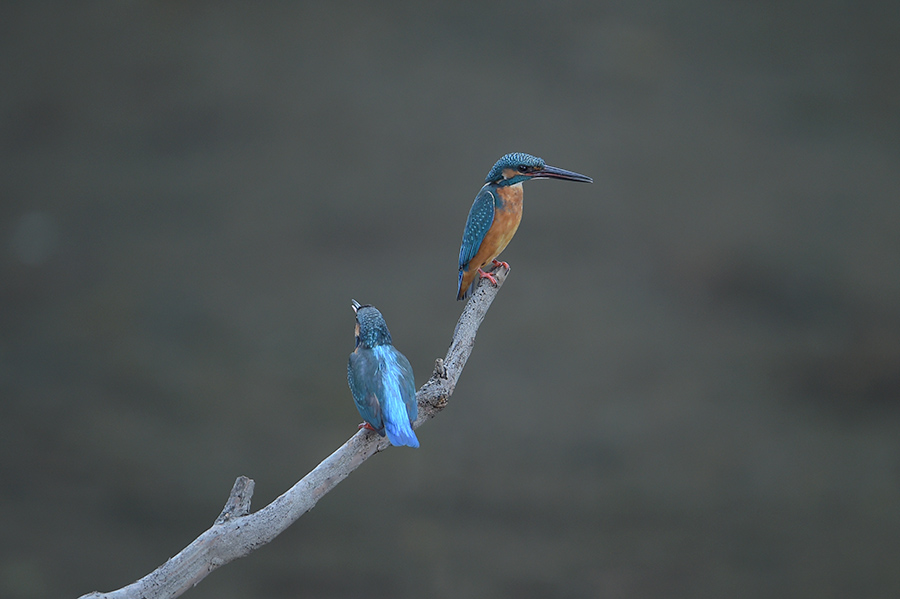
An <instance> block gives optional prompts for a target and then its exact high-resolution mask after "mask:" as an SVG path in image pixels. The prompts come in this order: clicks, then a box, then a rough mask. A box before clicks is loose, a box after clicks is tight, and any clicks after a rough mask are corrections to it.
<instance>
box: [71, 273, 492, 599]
mask: <svg viewBox="0 0 900 599" xmlns="http://www.w3.org/2000/svg"><path fill="white" fill-rule="evenodd" d="M494 274H495V276H496V278H497V286H496V287H495V286H493V285H490V284H487V283H482V284H481V286H480V287H479V288H478V290H477V291H476V292H475V294H474V295H473V296H472V298H471V299H470V300H469V301H468V302H467V303H466V306H465V308H464V309H463V312H462V315H461V316H460V317H459V322H457V324H456V330H455V331H454V332H453V340H452V341H451V342H450V349H448V350H447V355H446V357H444V358H443V359H441V358H438V359H437V361H436V362H435V367H434V372H433V373H432V375H431V378H429V379H428V381H427V382H426V383H425V384H424V385H422V387H421V388H420V389H419V391H418V393H417V394H416V398H417V400H418V402H419V418H418V419H417V420H416V422H415V423H413V428H418V427H419V426H421V425H422V424H424V423H425V421H426V420H429V419H431V418H433V417H434V416H435V414H437V413H438V412H440V411H441V410H442V409H444V407H445V406H446V405H447V400H448V399H449V397H450V396H451V395H452V394H453V390H454V389H455V388H456V382H457V380H459V375H460V374H461V373H462V370H463V368H464V367H465V365H466V361H467V360H468V359H469V355H470V354H471V353H472V348H473V347H474V345H475V334H476V333H477V332H478V327H479V326H480V325H481V321H482V320H484V316H485V314H487V311H488V308H490V305H491V302H493V301H494V297H496V295H497V292H498V291H499V289H500V286H501V285H503V281H504V280H506V276H507V274H508V272H507V271H505V270H504V269H502V268H500V269H498V270H497V272H495V273H494ZM389 446H390V444H389V442H388V441H387V439H384V438H382V437H379V436H377V435H375V434H374V433H371V432H370V431H367V430H360V431H359V432H357V433H356V434H355V435H353V436H352V437H350V439H349V440H348V441H347V442H346V443H344V444H343V445H342V446H341V447H339V448H338V449H337V451H335V452H334V453H332V454H331V455H330V456H328V457H327V458H325V460H324V461H322V463H320V464H319V465H318V466H316V467H315V468H314V469H313V470H312V471H311V472H310V473H309V474H307V475H306V476H304V477H303V478H302V479H301V480H300V481H298V482H297V483H296V484H295V485H294V486H293V487H291V488H290V489H288V490H287V491H285V492H284V493H283V494H282V495H281V496H280V497H278V498H277V499H275V501H273V502H272V503H270V504H269V505H267V506H266V507H264V508H262V509H261V510H259V511H257V512H253V513H250V498H251V497H252V495H253V481H252V480H250V479H249V478H247V477H245V476H241V477H238V479H237V480H236V481H235V483H234V487H233V488H232V490H231V495H230V496H229V497H228V501H227V502H226V503H225V508H224V509H223V510H222V513H221V514H220V515H219V517H218V518H217V519H216V521H215V523H214V524H213V525H212V528H210V529H209V530H207V531H206V532H204V533H203V534H201V535H200V536H199V537H197V538H196V539H195V540H194V542H192V543H191V544H190V545H188V546H187V547H185V548H184V549H183V550H182V551H181V552H180V553H178V555H176V556H174V557H172V558H170V559H169V560H167V561H166V563H164V564H163V565H161V566H160V567H159V568H157V569H156V570H154V571H153V572H151V573H150V574H147V575H146V576H144V577H143V578H141V579H140V580H137V581H135V582H133V583H131V584H129V585H128V586H125V587H122V588H121V589H118V590H115V591H110V592H108V593H100V592H96V591H95V592H93V593H88V594H87V595H83V596H82V597H81V598H80V599H171V598H172V597H178V596H180V595H181V594H182V593H184V592H185V591H186V590H188V589H189V588H191V587H192V586H194V585H196V584H197V583H198V582H200V581H201V580H203V579H204V578H206V575H207V574H209V573H210V572H212V571H213V570H215V569H217V568H219V567H220V566H224V565H225V564H227V563H228V562H230V561H233V560H235V559H237V558H239V557H243V556H245V555H247V554H248V553H250V552H251V551H253V550H254V549H257V548H258V547H261V546H263V545H265V544H266V543H268V542H269V541H271V540H272V539H274V538H275V537H276V536H278V535H279V534H280V533H281V532H282V531H284V530H285V529H287V527H288V526H290V525H291V524H293V523H294V522H295V521H296V520H297V519H298V518H299V517H300V516H302V515H303V514H305V513H306V512H308V511H309V510H311V509H312V508H313V506H315V505H316V502H318V501H319V499H321V498H322V496H323V495H325V494H326V493H328V491H330V490H331V489H333V488H334V487H335V485H337V484H338V483H339V482H341V481H342V480H344V479H345V478H347V476H348V475H349V474H350V473H351V472H353V471H354V470H356V469H357V468H358V467H359V465H360V464H362V463H363V462H365V461H366V460H367V459H369V458H370V457H372V456H373V455H375V454H376V453H378V452H379V451H383V450H385V449H387V448H388V447H389Z"/></svg>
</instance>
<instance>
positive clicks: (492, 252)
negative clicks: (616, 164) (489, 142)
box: [456, 152, 594, 300]
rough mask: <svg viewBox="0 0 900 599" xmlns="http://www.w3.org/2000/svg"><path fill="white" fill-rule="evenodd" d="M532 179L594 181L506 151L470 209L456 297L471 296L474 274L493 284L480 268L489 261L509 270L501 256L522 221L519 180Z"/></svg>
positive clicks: (460, 260)
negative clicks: (500, 258)
mask: <svg viewBox="0 0 900 599" xmlns="http://www.w3.org/2000/svg"><path fill="white" fill-rule="evenodd" d="M532 179H565V180H566V181H581V182H584V183H593V182H594V180H593V179H591V178H590V177H587V176H585V175H579V174H578V173H573V172H572V171H567V170H564V169H561V168H556V167H555V166H550V165H549V164H546V163H544V161H543V159H541V158H538V157H536V156H532V155H531V154H525V153H523V152H514V153H512V154H507V155H506V156H504V157H502V158H501V159H500V160H498V161H497V163H496V164H494V167H493V168H492V169H491V171H490V172H489V173H488V174H487V177H486V178H485V180H484V187H482V188H481V191H480V192H478V195H477V196H475V202H474V203H473V204H472V208H471V210H469V218H468V220H466V230H465V231H463V238H462V245H461V246H460V248H459V282H458V284H457V289H456V299H458V300H461V299H465V298H468V297H470V296H471V295H472V294H473V293H474V292H475V287H476V285H473V284H472V282H473V281H474V279H475V275H478V277H479V279H488V280H489V281H490V282H491V283H493V284H494V285H496V284H497V279H496V278H495V277H494V275H493V274H492V273H489V272H485V271H484V270H483V268H484V267H485V266H487V265H488V264H489V263H490V264H493V266H495V267H500V266H502V267H503V268H505V269H506V270H509V264H508V263H507V262H500V261H498V260H497V259H496V258H497V256H499V255H500V252H502V251H503V250H504V249H505V248H506V246H507V245H509V242H510V241H511V240H512V238H513V235H515V234H516V229H518V228H519V223H520V222H521V220H522V183H524V182H525V181H530V180H532Z"/></svg>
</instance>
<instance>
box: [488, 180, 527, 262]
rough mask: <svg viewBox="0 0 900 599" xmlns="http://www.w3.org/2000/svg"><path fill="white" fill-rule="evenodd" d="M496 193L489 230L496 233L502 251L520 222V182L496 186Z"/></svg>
mask: <svg viewBox="0 0 900 599" xmlns="http://www.w3.org/2000/svg"><path fill="white" fill-rule="evenodd" d="M496 194H497V201H496V202H495V203H494V222H493V226H492V227H491V231H490V232H491V233H493V234H494V235H496V243H497V246H498V247H499V250H500V251H503V248H505V247H506V246H507V244H509V242H510V240H511V239H512V238H513V235H515V234H516V229H518V228H519V223H520V222H522V184H521V183H516V184H515V185H510V186H508V187H498V188H497V190H496Z"/></svg>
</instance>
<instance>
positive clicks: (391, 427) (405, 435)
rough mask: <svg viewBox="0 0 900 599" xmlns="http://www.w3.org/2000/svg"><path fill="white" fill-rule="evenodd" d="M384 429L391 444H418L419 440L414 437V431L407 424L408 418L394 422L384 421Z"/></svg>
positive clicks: (412, 445)
mask: <svg viewBox="0 0 900 599" xmlns="http://www.w3.org/2000/svg"><path fill="white" fill-rule="evenodd" d="M384 431H385V432H386V433H387V438H388V439H389V440H390V442H391V445H394V446H396V447H400V446H402V445H406V446H408V447H418V446H419V440H418V439H417V438H416V433H414V432H413V429H412V427H411V426H410V425H409V420H406V419H403V420H401V421H400V422H399V423H396V424H395V423H393V422H385V423H384Z"/></svg>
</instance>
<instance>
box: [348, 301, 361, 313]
mask: <svg viewBox="0 0 900 599" xmlns="http://www.w3.org/2000/svg"><path fill="white" fill-rule="evenodd" d="M350 307H351V308H353V313H354V314H356V313H357V312H358V311H359V308H360V305H359V302H358V301H356V300H350Z"/></svg>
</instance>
